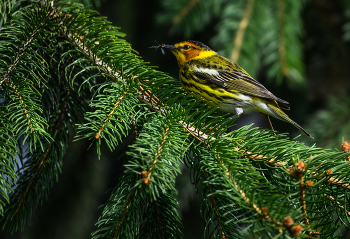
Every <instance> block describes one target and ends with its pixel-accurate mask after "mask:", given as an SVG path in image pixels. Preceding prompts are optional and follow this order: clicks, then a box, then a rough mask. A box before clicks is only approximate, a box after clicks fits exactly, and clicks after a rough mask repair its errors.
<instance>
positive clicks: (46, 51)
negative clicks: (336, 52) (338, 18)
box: [0, 0, 350, 238]
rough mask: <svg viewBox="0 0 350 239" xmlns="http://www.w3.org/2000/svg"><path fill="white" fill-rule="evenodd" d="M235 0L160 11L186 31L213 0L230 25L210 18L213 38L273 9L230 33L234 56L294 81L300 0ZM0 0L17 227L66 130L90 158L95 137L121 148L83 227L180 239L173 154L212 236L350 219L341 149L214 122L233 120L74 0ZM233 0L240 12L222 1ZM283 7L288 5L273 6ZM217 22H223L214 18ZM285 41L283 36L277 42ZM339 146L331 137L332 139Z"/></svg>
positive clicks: (5, 175)
mask: <svg viewBox="0 0 350 239" xmlns="http://www.w3.org/2000/svg"><path fill="white" fill-rule="evenodd" d="M243 2H244V3H245V1H237V2H236V3H235V5H234V6H231V3H227V2H226V1H222V2H221V3H220V4H219V3H216V2H215V4H214V1H204V2H203V3H202V2H198V1H193V0H191V1H188V2H187V3H186V4H185V3H184V4H185V7H182V8H180V9H181V10H179V8H176V7H175V6H179V3H177V4H175V3H174V4H173V5H172V6H173V8H172V10H173V11H177V12H178V13H179V16H178V18H172V19H175V20H173V22H174V24H175V25H179V26H180V25H181V24H183V26H186V27H188V29H187V30H185V31H184V32H185V33H186V32H187V33H186V34H190V33H191V32H192V31H193V29H194V28H196V24H198V23H196V21H198V19H203V20H202V21H200V23H201V24H205V23H208V22H209V21H210V19H211V17H212V16H211V15H203V16H200V17H195V16H193V17H190V16H191V15H190V14H188V12H189V11H190V10H193V11H194V10H195V9H196V7H198V8H202V10H203V11H198V14H202V13H203V12H204V13H208V12H209V11H208V9H214V11H212V12H213V14H214V15H215V14H216V15H217V14H218V13H219V12H223V16H230V14H233V15H232V16H233V17H235V18H237V23H238V24H233V26H231V25H230V24H227V27H225V28H222V31H221V32H220V34H223V36H222V37H220V35H218V37H216V38H213V42H220V41H224V40H225V37H224V36H225V34H226V35H227V36H228V35H229V32H230V31H237V34H238V32H240V31H241V34H243V32H242V30H243V31H244V29H242V28H244V26H240V25H241V23H239V19H241V22H242V20H243V19H246V20H247V19H248V18H249V19H250V18H251V20H249V21H250V22H253V23H252V24H258V21H259V19H265V20H264V21H263V22H264V23H265V24H267V23H268V22H270V23H271V22H275V21H274V19H275V18H279V19H280V21H278V22H279V24H275V27H276V28H275V29H274V30H273V31H272V32H271V36H269V35H267V36H264V37H260V36H262V32H263V31H266V29H267V28H268V27H267V25H266V26H265V25H263V27H262V28H261V29H260V30H259V31H258V32H257V33H256V34H257V35H256V36H258V37H257V38H259V40H260V41H259V42H252V39H249V38H248V39H247V38H244V40H243V39H238V40H235V41H234V46H235V47H236V48H235V49H236V50H235V51H233V52H236V53H234V54H232V55H233V56H232V57H233V58H234V57H238V56H240V57H239V59H241V63H242V65H244V64H245V63H244V62H247V63H246V64H247V65H248V61H249V64H250V65H251V67H253V68H254V67H258V66H259V64H258V63H257V62H258V59H260V58H261V57H262V56H266V55H271V57H270V58H268V59H265V61H264V62H263V64H264V65H266V66H269V67H270V68H269V69H268V70H267V71H266V72H267V75H268V76H269V79H273V78H274V77H273V76H275V77H276V76H277V78H276V79H277V81H278V82H280V83H281V82H282V80H283V79H287V80H288V82H289V84H292V85H293V84H302V83H303V82H304V78H303V77H301V76H303V74H304V73H303V71H302V69H303V66H302V63H301V62H302V61H301V59H300V51H301V50H300V45H301V44H300V43H299V42H298V40H297V38H298V34H296V35H295V34H294V33H295V32H297V33H298V31H297V30H296V29H298V28H297V27H298V26H299V27H300V25H298V24H300V19H298V18H297V14H298V12H299V11H300V9H301V7H302V4H301V3H299V2H298V3H297V1H278V4H280V5H279V7H278V11H277V13H276V11H274V12H273V13H274V14H270V13H269V11H270V9H271V6H270V7H266V8H265V6H263V5H261V6H260V7H262V8H263V9H260V8H257V6H258V4H261V3H260V2H259V1H256V2H255V1H254V0H248V1H247V2H246V4H242V3H243ZM170 3H171V2H168V4H170ZM180 3H181V2H180ZM1 4H2V5H0V9H1V14H2V15H1V16H2V19H1V29H0V30H1V32H0V39H1V42H0V59H1V61H0V85H1V88H0V95H1V101H0V107H1V114H0V119H1V121H0V122H1V123H0V131H1V138H0V151H1V152H0V158H1V161H0V169H1V175H0V182H1V184H0V193H1V198H0V213H1V219H0V224H1V226H2V229H3V230H4V231H8V232H10V233H13V232H15V231H18V230H23V229H24V226H25V225H27V224H28V223H29V222H30V218H31V216H32V215H33V214H34V213H35V210H36V209H37V208H38V206H39V205H41V204H42V203H43V202H44V201H45V200H46V199H47V198H48V197H50V189H51V187H52V185H53V182H54V181H55V180H57V179H58V178H59V174H60V171H61V166H62V158H63V156H64V155H65V153H66V151H67V148H68V147H69V145H70V144H71V143H70V140H69V139H70V137H71V135H73V136H74V140H76V141H78V140H82V139H89V140H90V141H91V145H92V144H94V145H95V147H96V149H97V155H98V156H101V154H102V151H101V146H102V145H107V146H108V147H109V149H110V150H111V151H114V150H116V148H117V146H119V145H121V144H124V145H127V146H128V148H127V153H126V154H127V160H126V162H125V163H124V169H123V172H122V173H121V175H120V178H119V179H118V183H117V184H116V185H115V186H114V187H113V188H112V189H111V193H110V197H109V199H108V201H107V202H106V203H105V204H104V206H103V212H102V214H101V216H100V218H99V219H98V221H97V223H96V230H95V231H94V232H92V238H182V232H181V229H182V227H183V226H182V223H181V220H180V217H179V215H178V211H177V209H178V207H179V204H178V202H177V200H176V198H175V196H176V194H177V190H176V189H175V179H176V176H177V175H178V174H179V173H180V168H179V165H180V164H185V165H186V166H187V167H188V168H189V170H190V172H191V182H192V183H193V184H195V186H196V189H197V190H198V191H199V189H200V192H201V196H202V200H203V201H202V209H201V214H202V216H203V218H204V219H205V220H206V227H205V230H207V232H208V233H209V236H210V237H212V238H248V237H258V236H260V237H261V238H277V237H283V238H290V237H317V236H321V237H322V238H336V237H338V236H339V234H340V233H341V232H340V231H339V228H341V226H348V225H349V221H348V217H349V215H350V213H349V209H348V207H349V200H348V198H347V196H349V190H350V186H349V183H348V182H349V179H350V173H349V172H350V166H349V162H348V161H349V160H350V159H349V153H344V152H341V151H331V150H324V149H321V148H317V147H315V146H312V147H309V146H306V145H305V144H303V143H301V142H298V141H296V140H295V139H293V140H291V139H289V138H288V136H287V135H286V134H278V135H274V134H273V132H271V131H268V130H262V129H259V128H252V127H251V125H249V126H245V127H241V128H239V129H237V130H234V131H232V132H230V133H226V131H227V129H228V127H230V126H231V125H232V124H233V122H234V119H230V118H229V117H227V115H226V116H218V114H217V109H216V108H210V107H209V106H207V105H206V104H204V103H203V102H201V100H194V99H193V98H192V97H191V95H188V94H185V93H184V92H183V90H182V88H181V85H180V83H179V82H178V81H177V80H176V79H173V78H171V77H170V76H168V75H167V74H165V73H163V72H160V71H157V70H155V69H154V67H150V66H149V65H148V64H147V63H145V62H144V61H143V60H142V59H141V57H139V56H138V54H137V52H136V51H135V50H134V49H133V48H132V47H131V45H130V44H129V43H128V42H126V41H125V40H124V39H123V37H124V34H123V33H121V32H119V30H118V28H116V27H113V26H112V25H111V23H110V22H108V21H106V19H105V17H101V16H99V14H98V12H96V11H93V10H89V9H86V8H84V6H83V5H81V4H78V3H72V2H71V1H66V0H63V1H43V2H39V3H31V2H25V3H23V2H21V1H18V2H15V1H14V2H11V1H6V2H3V3H1ZM171 4H172V3H171ZM196 4H198V5H197V6H196ZM254 4H257V6H255V7H254V6H253V5H254ZM269 4H274V3H272V1H271V2H270V1H269ZM237 6H239V7H241V10H239V11H237V12H238V13H240V14H234V12H230V11H229V9H230V7H237ZM267 6H269V5H267ZM223 8H224V9H225V11H222V9H223ZM287 8H288V9H289V10H290V11H284V9H287ZM186 9H187V10H186ZM238 9H239V8H238ZM272 9H273V8H272ZM287 12H288V14H287ZM275 13H276V14H275ZM164 14H166V12H165V13H164ZM242 14H243V15H242ZM253 15H254V17H256V19H255V18H252V17H251V16H253ZM186 17H189V18H190V19H196V20H193V21H194V22H193V25H192V24H186V23H187V22H186V21H184V19H185V18H186ZM288 17H290V18H291V19H289V18H288ZM160 19H167V18H166V15H164V17H163V18H162V17H160ZM176 19H177V20H176ZM283 19H284V20H283ZM293 19H294V20H295V19H297V20H295V21H294V20H293ZM164 21H165V20H164ZM222 21H223V22H221V23H220V24H222V25H223V26H225V21H226V19H222ZM293 21H294V23H293ZM242 24H243V23H242ZM251 26H252V25H250V24H248V25H247V26H246V28H247V29H249V27H251ZM294 27H295V28H294ZM251 28H252V31H253V32H254V29H255V30H256V27H251ZM345 28H346V27H345ZM287 31H290V32H292V33H293V34H292V33H288V34H287V33H286V32H287ZM253 32H250V33H248V32H247V33H246V36H249V34H251V35H254V33H253ZM347 35H348V34H347V33H345V34H344V36H347ZM276 36H277V39H278V40H277V41H276ZM287 36H291V37H287ZM228 39H229V38H228ZM294 41H295V44H294V45H293V42H294ZM231 43H232V42H231ZM220 44H221V43H220ZM222 44H223V45H224V46H227V45H225V44H224V43H222ZM245 44H247V45H245ZM249 44H251V47H252V48H249ZM281 44H282V46H281ZM286 45H288V46H289V45H293V47H294V48H293V47H292V48H288V50H287V48H286ZM262 46H263V47H262ZM258 47H262V48H263V49H264V51H262V52H259V53H257V55H254V56H252V58H251V60H249V59H250V56H251V54H245V50H247V49H248V48H249V49H258ZM223 49H224V50H225V47H223ZM293 49H294V50H293ZM237 52H238V53H237ZM264 54H266V55H264ZM255 63H256V64H255ZM246 68H247V70H248V69H249V67H246ZM253 68H251V69H250V70H251V71H252V72H256V71H257V68H255V69H253ZM349 148H350V146H348V145H347V144H346V143H344V144H343V149H344V151H349ZM184 226H185V227H186V226H189V225H184Z"/></svg>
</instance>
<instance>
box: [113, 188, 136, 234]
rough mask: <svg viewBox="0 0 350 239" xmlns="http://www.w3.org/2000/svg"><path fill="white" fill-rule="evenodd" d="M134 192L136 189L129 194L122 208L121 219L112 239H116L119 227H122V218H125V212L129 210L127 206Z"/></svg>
mask: <svg viewBox="0 0 350 239" xmlns="http://www.w3.org/2000/svg"><path fill="white" fill-rule="evenodd" d="M135 192H136V188H133V190H132V192H131V194H130V195H129V197H128V201H127V203H126V205H125V207H124V210H123V215H122V218H121V219H120V221H119V223H118V227H117V230H116V231H115V233H114V236H113V239H115V238H117V236H118V233H119V229H120V227H121V225H122V222H123V220H124V217H125V216H126V212H127V210H128V208H129V204H130V202H131V200H132V199H133V198H134V195H135Z"/></svg>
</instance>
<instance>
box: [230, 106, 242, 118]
mask: <svg viewBox="0 0 350 239" xmlns="http://www.w3.org/2000/svg"><path fill="white" fill-rule="evenodd" d="M235 111H236V113H235V114H234V115H231V116H230V117H231V118H232V119H234V118H236V117H238V116H240V115H241V114H242V113H243V109H242V108H241V107H235Z"/></svg>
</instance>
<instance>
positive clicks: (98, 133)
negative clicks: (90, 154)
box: [95, 92, 127, 139]
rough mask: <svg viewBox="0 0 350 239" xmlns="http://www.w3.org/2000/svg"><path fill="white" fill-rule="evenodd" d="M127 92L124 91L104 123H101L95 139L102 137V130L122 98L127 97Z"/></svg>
mask: <svg viewBox="0 0 350 239" xmlns="http://www.w3.org/2000/svg"><path fill="white" fill-rule="evenodd" d="M126 93H127V92H123V94H122V95H121V96H120V97H119V99H118V101H117V102H116V103H115V104H114V106H113V108H112V109H111V111H110V112H109V114H108V115H107V117H106V119H105V120H104V121H103V124H102V125H101V127H100V129H99V131H98V132H97V133H96V134H95V139H99V138H100V137H101V132H102V131H103V129H104V128H105V126H106V124H107V122H108V121H109V120H110V118H111V117H112V115H113V113H114V111H115V110H116V109H117V107H118V105H119V104H120V102H121V101H122V99H123V98H124V97H125V95H126Z"/></svg>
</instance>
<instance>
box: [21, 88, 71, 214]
mask: <svg viewBox="0 0 350 239" xmlns="http://www.w3.org/2000/svg"><path fill="white" fill-rule="evenodd" d="M69 94H70V91H68V92H67V98H66V100H65V102H64V104H63V107H62V110H61V113H60V115H59V117H58V122H57V124H56V129H55V131H54V132H53V134H52V135H53V136H54V137H53V138H55V137H56V134H57V131H58V130H59V129H60V128H61V124H62V123H63V120H64V114H65V112H66V108H67V107H68V97H69ZM53 144H54V140H52V141H51V143H50V145H49V146H48V147H47V148H46V150H45V154H44V156H43V157H42V158H41V160H40V163H39V165H38V167H37V169H36V170H35V173H34V175H33V176H32V178H31V180H30V182H29V184H28V186H27V188H26V191H25V193H24V194H23V196H22V197H21V201H20V202H19V204H18V206H17V209H16V212H15V214H14V215H16V214H17V213H18V211H19V209H20V208H21V206H22V203H23V202H24V199H25V197H26V196H27V194H28V192H29V190H30V188H31V186H32V185H33V182H34V180H35V179H36V177H37V176H38V174H39V171H40V169H41V167H42V166H43V165H44V163H47V159H48V155H49V153H50V151H51V148H52V145H53Z"/></svg>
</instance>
